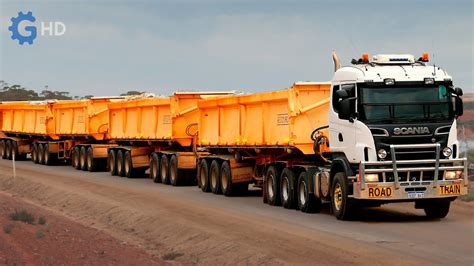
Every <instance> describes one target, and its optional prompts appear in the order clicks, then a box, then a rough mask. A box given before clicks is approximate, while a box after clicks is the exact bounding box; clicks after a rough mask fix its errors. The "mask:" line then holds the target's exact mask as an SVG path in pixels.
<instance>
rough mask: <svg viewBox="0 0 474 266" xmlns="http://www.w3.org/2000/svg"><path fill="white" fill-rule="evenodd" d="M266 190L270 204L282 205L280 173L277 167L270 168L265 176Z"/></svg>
mask: <svg viewBox="0 0 474 266" xmlns="http://www.w3.org/2000/svg"><path fill="white" fill-rule="evenodd" d="M265 188H266V194H267V195H266V196H267V201H268V204H270V205H273V206H278V205H280V173H279V171H278V169H277V168H276V166H270V167H268V169H267V173H266V175H265Z"/></svg>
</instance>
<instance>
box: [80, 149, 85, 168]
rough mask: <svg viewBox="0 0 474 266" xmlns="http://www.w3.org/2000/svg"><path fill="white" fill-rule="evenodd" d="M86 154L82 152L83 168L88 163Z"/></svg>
mask: <svg viewBox="0 0 474 266" xmlns="http://www.w3.org/2000/svg"><path fill="white" fill-rule="evenodd" d="M85 157H86V153H85V152H82V151H81V166H84V165H85V162H86V158H85Z"/></svg>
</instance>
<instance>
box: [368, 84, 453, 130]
mask: <svg viewBox="0 0 474 266" xmlns="http://www.w3.org/2000/svg"><path fill="white" fill-rule="evenodd" d="M360 95H361V96H362V97H361V98H362V99H361V101H362V110H361V111H362V112H361V116H362V119H364V120H366V121H367V122H372V123H397V122H401V123H403V122H413V121H431V122H433V121H447V120H449V119H450V118H451V117H452V112H451V108H450V93H449V92H448V90H447V89H446V86H444V85H433V86H409V87H390V88H387V87H381V88H376V87H373V88H370V87H365V88H364V87H362V88H361V92H360Z"/></svg>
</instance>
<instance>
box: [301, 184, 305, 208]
mask: <svg viewBox="0 0 474 266" xmlns="http://www.w3.org/2000/svg"><path fill="white" fill-rule="evenodd" d="M300 203H301V205H305V204H306V183H305V182H301V183H300Z"/></svg>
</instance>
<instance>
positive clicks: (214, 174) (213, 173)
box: [211, 168, 217, 188]
mask: <svg viewBox="0 0 474 266" xmlns="http://www.w3.org/2000/svg"><path fill="white" fill-rule="evenodd" d="M211 186H212V187H213V188H216V187H217V169H215V168H214V169H212V171H211Z"/></svg>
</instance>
